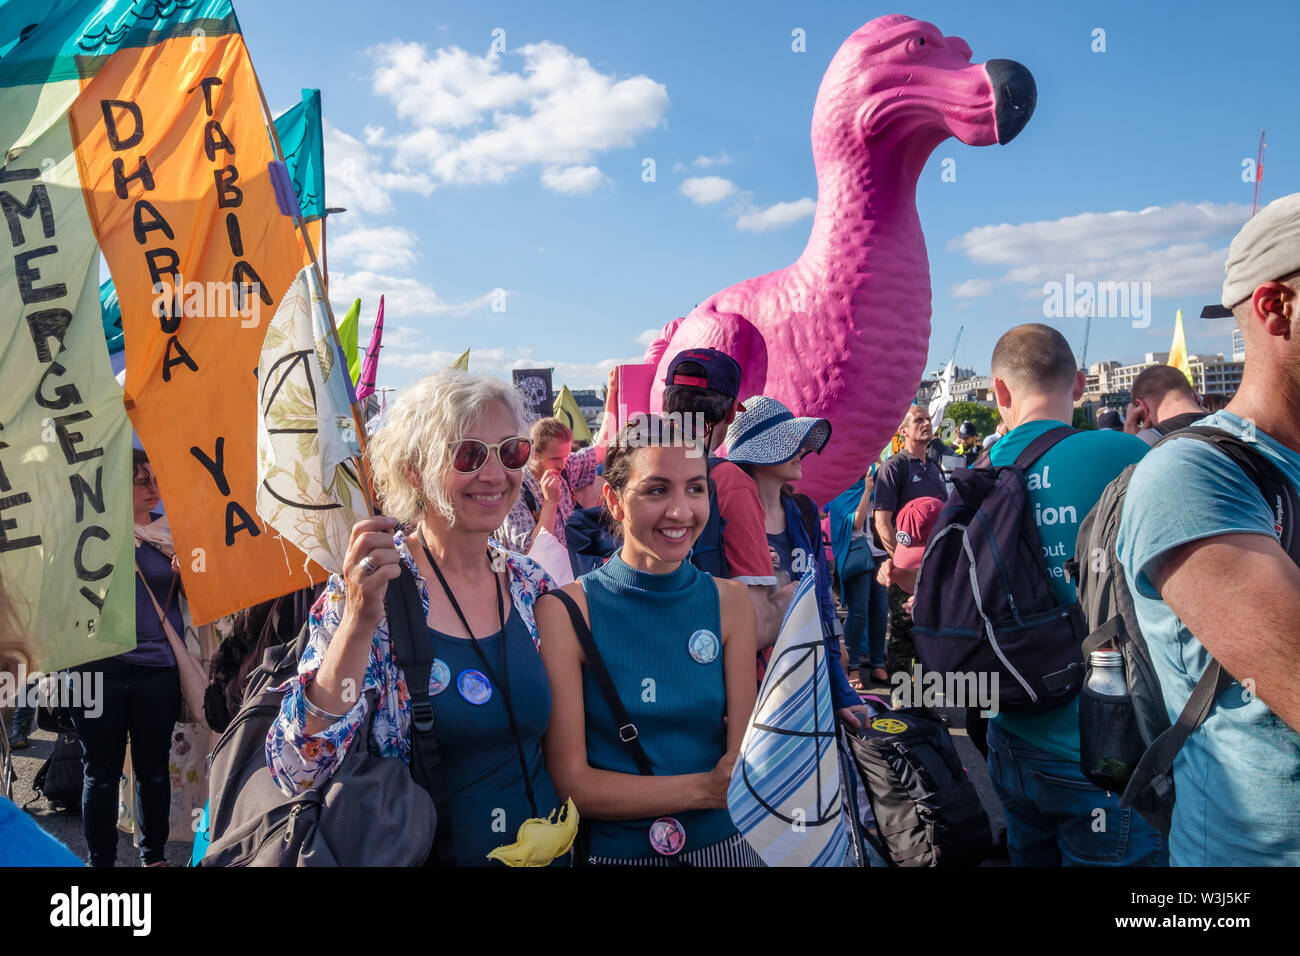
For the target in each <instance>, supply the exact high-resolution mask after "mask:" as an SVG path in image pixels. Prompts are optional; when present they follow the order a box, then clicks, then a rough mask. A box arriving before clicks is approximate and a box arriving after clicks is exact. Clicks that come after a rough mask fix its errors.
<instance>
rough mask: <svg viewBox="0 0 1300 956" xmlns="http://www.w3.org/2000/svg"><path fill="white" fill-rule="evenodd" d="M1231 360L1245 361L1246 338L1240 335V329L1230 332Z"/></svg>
mask: <svg viewBox="0 0 1300 956" xmlns="http://www.w3.org/2000/svg"><path fill="white" fill-rule="evenodd" d="M1232 360H1233V361H1234V362H1244V361H1246V338H1245V336H1243V335H1242V334H1241V329H1233V330H1232Z"/></svg>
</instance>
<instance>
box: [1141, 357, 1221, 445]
mask: <svg viewBox="0 0 1300 956" xmlns="http://www.w3.org/2000/svg"><path fill="white" fill-rule="evenodd" d="M1129 392H1130V394H1131V395H1132V396H1133V401H1132V403H1131V404H1130V405H1129V407H1128V415H1127V417H1126V418H1125V419H1124V431H1126V432H1128V433H1129V434H1130V435H1137V437H1138V438H1141V439H1142V440H1143V441H1144V442H1146V443H1147V444H1148V445H1154V444H1155V443H1156V442H1158V441H1159V440H1160V439H1162V438H1164V437H1165V436H1166V435H1168V434H1169V433H1170V432H1174V431H1177V430H1178V429H1180V428H1186V427H1187V426H1188V425H1190V424H1192V423H1193V422H1194V421H1196V420H1197V419H1200V418H1204V417H1205V416H1206V415H1208V414H1210V413H1209V412H1208V411H1206V410H1205V409H1204V408H1203V407H1201V401H1200V399H1198V398H1197V397H1196V390H1195V389H1193V388H1192V386H1191V383H1190V382H1188V381H1187V376H1186V375H1184V374H1183V373H1182V372H1181V371H1179V370H1178V369H1176V368H1174V367H1173V366H1172V365H1153V366H1151V367H1150V368H1146V369H1143V370H1142V371H1141V372H1139V373H1138V377H1137V378H1135V379H1133V384H1132V386H1130V388H1129Z"/></svg>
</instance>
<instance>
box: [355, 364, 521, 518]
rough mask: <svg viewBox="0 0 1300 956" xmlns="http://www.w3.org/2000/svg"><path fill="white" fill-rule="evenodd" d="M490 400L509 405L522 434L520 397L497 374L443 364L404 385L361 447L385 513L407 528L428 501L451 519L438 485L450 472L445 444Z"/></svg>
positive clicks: (466, 428) (471, 424)
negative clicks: (378, 424)
mask: <svg viewBox="0 0 1300 956" xmlns="http://www.w3.org/2000/svg"><path fill="white" fill-rule="evenodd" d="M494 402H495V403H499V404H501V405H504V406H505V407H506V408H507V409H508V410H509V412H510V416H511V418H513V419H514V422H515V427H516V428H517V429H518V433H519V434H520V435H524V436H526V435H527V434H528V415H527V412H526V411H525V410H524V402H523V396H521V395H520V394H519V391H518V390H517V389H515V388H514V387H513V386H510V385H507V384H506V383H505V382H503V381H501V379H499V378H497V377H496V376H493V375H479V374H475V373H472V372H463V371H461V370H460V369H445V370H444V371H441V372H435V373H433V374H432V375H429V376H427V377H425V378H422V379H420V381H418V382H416V383H415V384H414V385H412V386H410V387H409V388H407V389H405V390H403V392H402V393H401V395H400V396H399V397H398V398H397V400H396V401H395V402H394V403H393V405H392V407H391V408H390V409H389V410H388V416H387V417H386V418H385V419H384V425H383V427H382V428H380V429H379V431H377V432H376V433H375V434H374V436H373V437H371V439H370V444H369V445H368V446H367V448H366V457H367V458H368V459H369V461H370V468H371V475H372V477H373V479H374V484H375V493H376V495H378V497H379V499H380V501H381V502H382V508H383V511H384V514H386V515H388V516H390V517H393V518H396V519H397V520H398V521H400V522H401V523H402V524H403V525H404V526H405V527H408V528H409V527H412V526H414V525H415V523H416V522H417V521H419V519H420V517H421V516H422V515H423V514H424V511H425V507H426V503H427V504H428V505H432V506H433V508H434V509H435V510H436V511H437V512H438V513H439V514H441V515H442V516H443V517H444V518H446V519H447V521H448V523H450V524H455V523H456V512H455V509H453V508H452V504H451V499H450V498H449V497H448V496H447V493H446V492H445V491H444V490H443V480H444V479H445V478H446V477H447V476H448V475H450V474H451V445H450V443H451V442H455V441H459V440H460V439H462V438H464V437H465V434H466V432H467V431H469V429H471V428H473V427H474V425H475V424H476V423H477V422H478V420H479V418H480V417H481V416H482V414H483V412H484V410H485V409H486V408H487V407H488V406H489V405H491V404H493V403H494ZM412 473H413V474H414V475H415V476H416V477H417V480H416V481H413V480H412V478H411V475H412Z"/></svg>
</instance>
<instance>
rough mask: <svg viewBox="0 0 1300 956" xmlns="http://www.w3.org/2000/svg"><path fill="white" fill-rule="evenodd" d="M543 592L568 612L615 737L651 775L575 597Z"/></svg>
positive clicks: (635, 731)
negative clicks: (612, 722) (614, 727)
mask: <svg viewBox="0 0 1300 956" xmlns="http://www.w3.org/2000/svg"><path fill="white" fill-rule="evenodd" d="M546 593H547V594H554V595H555V596H556V597H557V598H559V599H560V601H561V602H562V603H563V604H564V609H565V610H566V611H568V612H569V620H570V621H572V622H573V633H574V634H576V635H577V636H578V643H579V644H580V645H582V653H583V656H584V657H586V658H587V669H588V670H589V671H590V672H591V676H592V677H593V678H595V680H596V684H597V686H599V687H600V692H601V693H602V694H603V695H604V697H605V703H606V704H608V705H609V712H610V713H611V714H613V715H614V719H615V720H616V721H618V723H619V727H618V739H619V740H621V741H622V742H623V743H624V744H625V745H626V746H627V748H628V751H629V752H630V753H631V754H632V759H633V760H635V761H636V766H637V770H639V771H640V772H641V776H643V777H653V776H654V768H653V767H651V766H650V758H649V757H647V756H646V753H645V750H644V749H643V748H642V746H641V741H640V740H638V739H637V730H636V724H634V723H632V718H631V717H630V716H629V715H628V712H627V708H625V707H624V706H623V702H622V701H621V700H619V697H618V690H617V689H616V688H615V687H614V679H613V678H612V677H610V676H609V669H608V668H607V667H606V666H605V660H604V658H602V657H601V656H600V651H599V650H597V649H596V641H595V638H593V637H592V636H591V628H590V627H589V626H588V625H587V622H586V621H585V620H584V619H583V617H582V611H581V609H580V608H579V607H578V604H577V602H576V601H574V600H573V598H571V597H569V595H567V594H565V593H564V592H563V591H561V590H560V589H559V588H556V589H554V590H552V591H547V592H546Z"/></svg>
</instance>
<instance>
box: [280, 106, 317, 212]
mask: <svg viewBox="0 0 1300 956" xmlns="http://www.w3.org/2000/svg"><path fill="white" fill-rule="evenodd" d="M275 131H276V132H277V133H278V134H279V135H280V145H281V147H283V148H284V161H285V165H287V166H288V167H289V176H290V178H291V179H292V180H293V189H294V192H296V193H297V194H298V205H300V206H301V207H302V217H303V219H305V220H306V221H308V222H310V221H311V220H313V219H319V218H320V217H321V216H323V215H325V138H324V136H323V135H322V133H321V119H320V90H303V91H302V102H301V103H299V104H298V105H297V106H295V107H293V108H292V109H289V110H286V111H285V112H283V113H281V114H280V115H279V116H278V117H276V120H275Z"/></svg>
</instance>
